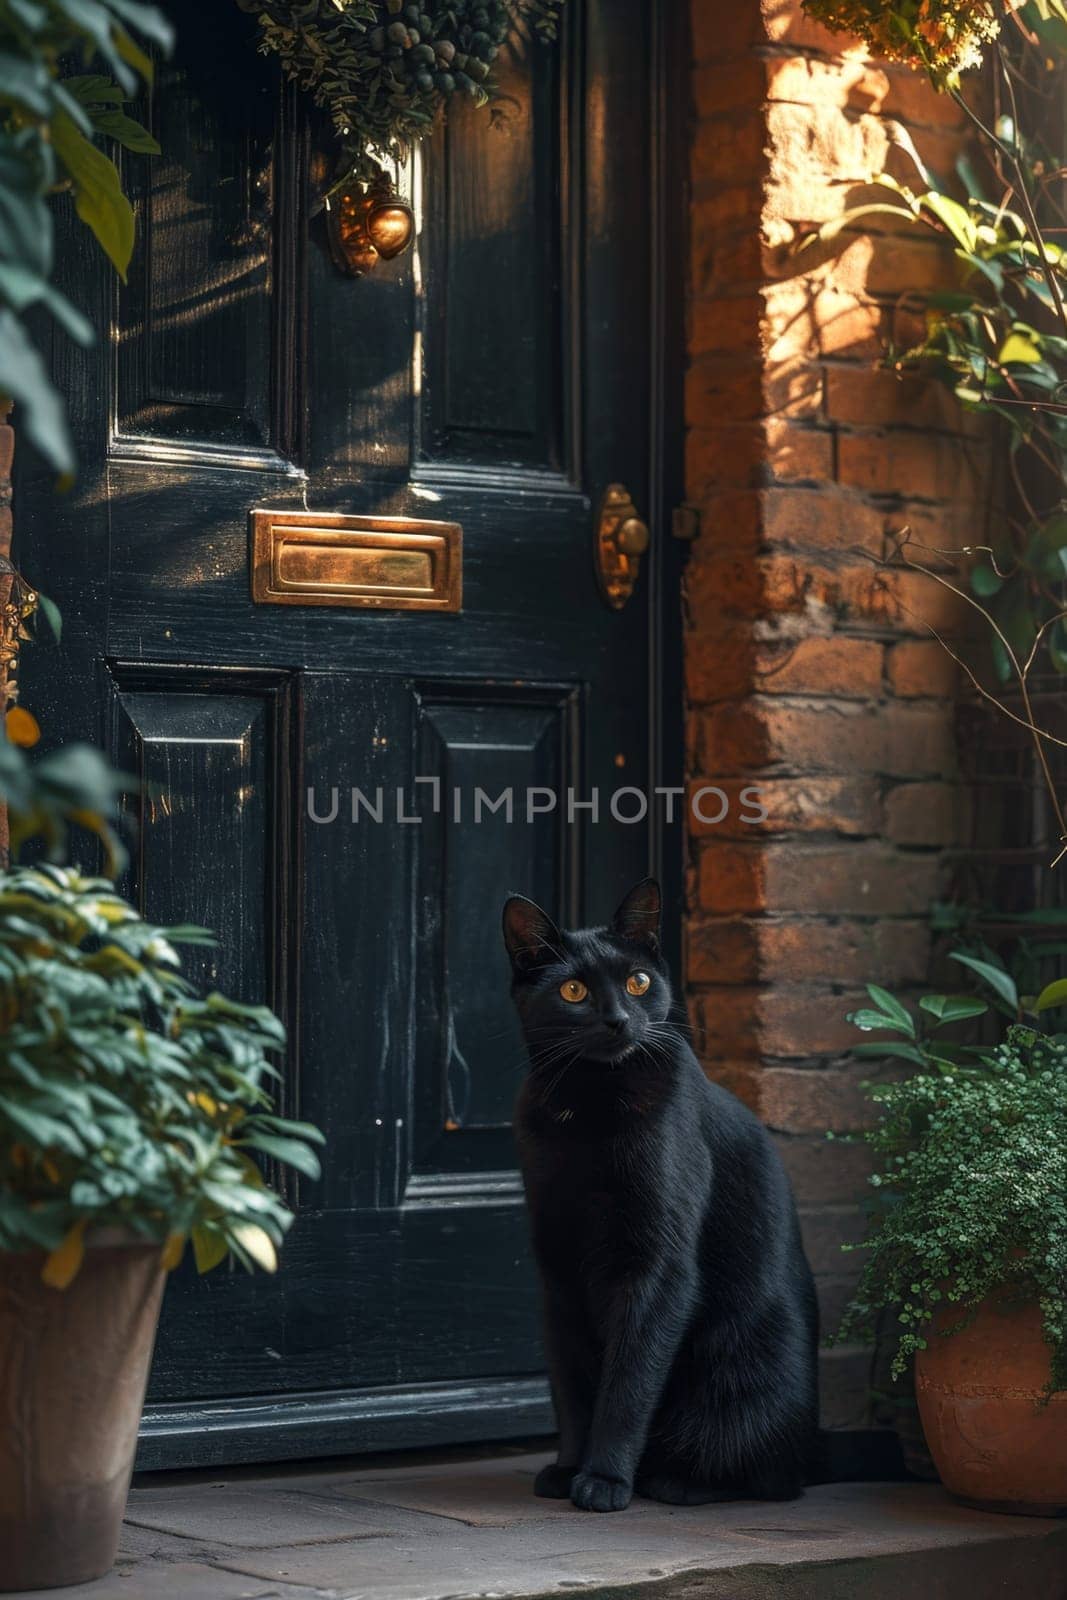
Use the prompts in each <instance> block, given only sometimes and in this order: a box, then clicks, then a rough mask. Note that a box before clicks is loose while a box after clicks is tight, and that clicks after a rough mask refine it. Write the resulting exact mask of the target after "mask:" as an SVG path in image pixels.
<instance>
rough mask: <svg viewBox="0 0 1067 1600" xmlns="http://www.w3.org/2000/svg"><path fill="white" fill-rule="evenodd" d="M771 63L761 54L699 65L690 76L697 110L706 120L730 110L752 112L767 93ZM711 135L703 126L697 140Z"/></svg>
mask: <svg viewBox="0 0 1067 1600" xmlns="http://www.w3.org/2000/svg"><path fill="white" fill-rule="evenodd" d="M767 83H768V67H767V65H766V64H765V63H764V61H763V60H762V59H761V58H760V57H759V56H757V55H754V54H753V55H746V56H742V57H741V58H740V60H738V59H736V58H735V59H732V60H721V59H720V60H716V61H712V62H711V63H710V64H709V65H698V66H697V68H696V70H695V71H694V72H693V75H692V77H691V79H690V94H691V97H692V106H693V110H694V112H695V113H696V115H697V117H698V118H700V120H701V121H702V122H705V121H706V120H707V119H709V118H712V117H721V116H723V114H724V113H726V112H729V111H744V112H750V111H751V109H752V107H753V106H754V105H759V104H760V102H761V101H762V100H763V99H764V97H765V95H766V93H767ZM705 137H707V134H706V131H705V129H703V128H701V129H700V130H699V131H698V132H697V133H696V135H695V142H696V143H697V144H699V143H700V141H701V140H702V139H703V138H705Z"/></svg>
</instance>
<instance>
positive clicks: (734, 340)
mask: <svg viewBox="0 0 1067 1600" xmlns="http://www.w3.org/2000/svg"><path fill="white" fill-rule="evenodd" d="M763 311H764V306H763V300H762V298H761V296H759V295H757V294H748V295H716V296H715V297H714V298H711V299H708V298H704V297H701V296H696V297H694V298H693V300H692V301H691V302H690V306H689V338H688V340H687V348H688V351H689V357H690V359H692V358H693V357H695V356H701V355H704V354H706V353H708V352H710V351H714V352H715V353H716V354H717V355H738V354H741V353H744V354H746V355H758V354H759V351H760V348H761V341H762V339H763Z"/></svg>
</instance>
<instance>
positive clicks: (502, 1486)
mask: <svg viewBox="0 0 1067 1600" xmlns="http://www.w3.org/2000/svg"><path fill="white" fill-rule="evenodd" d="M544 1459H545V1460H551V1457H549V1456H546V1457H545V1458H544ZM492 1465H494V1466H495V1463H493V1464H492ZM507 1465H508V1466H509V1468H510V1470H509V1471H506V1472H499V1471H495V1470H494V1471H482V1470H481V1469H479V1470H477V1471H467V1472H462V1473H457V1472H456V1471H455V1470H454V1469H453V1471H452V1472H451V1473H439V1472H438V1473H426V1474H422V1475H415V1476H411V1477H404V1478H402V1479H399V1480H394V1479H392V1478H390V1477H389V1476H388V1475H383V1476H382V1477H379V1478H364V1477H362V1476H359V1475H356V1476H354V1477H352V1478H351V1479H348V1480H346V1481H344V1482H335V1483H334V1484H333V1485H332V1486H330V1485H328V1484H327V1483H326V1482H321V1483H320V1484H319V1485H318V1486H317V1492H318V1493H319V1494H328V1493H330V1494H336V1495H339V1496H343V1497H344V1498H345V1499H349V1498H351V1499H356V1500H361V1501H376V1502H378V1503H379V1504H381V1505H388V1506H401V1507H403V1508H404V1509H405V1510H408V1511H421V1512H425V1513H427V1514H429V1515H430V1516H434V1517H448V1518H450V1519H452V1520H453V1521H456V1522H465V1523H467V1524H468V1526H470V1527H472V1528H508V1527H511V1526H512V1525H513V1524H515V1523H519V1522H551V1521H554V1520H556V1519H558V1518H561V1517H562V1518H567V1519H569V1518H572V1517H573V1516H574V1507H573V1506H572V1505H571V1504H570V1502H569V1501H566V1500H540V1499H538V1497H537V1496H536V1495H535V1494H534V1492H533V1482H534V1476H535V1473H536V1469H535V1468H534V1467H531V1466H527V1465H524V1466H522V1467H521V1468H518V1469H516V1468H515V1467H514V1466H512V1465H511V1463H510V1462H509V1463H507ZM538 1465H540V1458H539V1462H538Z"/></svg>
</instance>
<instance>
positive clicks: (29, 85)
mask: <svg viewBox="0 0 1067 1600" xmlns="http://www.w3.org/2000/svg"><path fill="white" fill-rule="evenodd" d="M52 89H53V80H52V76H51V74H50V73H49V71H48V69H47V68H46V67H45V65H44V62H43V61H40V60H34V59H32V58H31V57H30V56H28V55H13V54H12V53H11V52H10V51H6V50H2V51H0V105H14V106H20V107H21V108H22V110H24V111H28V112H29V113H30V116H31V117H37V118H39V119H40V120H41V121H44V122H47V120H48V118H49V117H50V116H51V115H52Z"/></svg>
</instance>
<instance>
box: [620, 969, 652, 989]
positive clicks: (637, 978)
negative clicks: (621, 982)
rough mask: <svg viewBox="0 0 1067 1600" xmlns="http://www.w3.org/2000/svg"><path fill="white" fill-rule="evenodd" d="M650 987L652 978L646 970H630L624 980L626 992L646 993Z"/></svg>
mask: <svg viewBox="0 0 1067 1600" xmlns="http://www.w3.org/2000/svg"><path fill="white" fill-rule="evenodd" d="M651 987H652V979H651V978H650V977H649V975H648V973H647V972H631V974H630V976H629V977H628V978H627V980H626V993H627V994H647V993H648V991H649V989H651Z"/></svg>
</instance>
